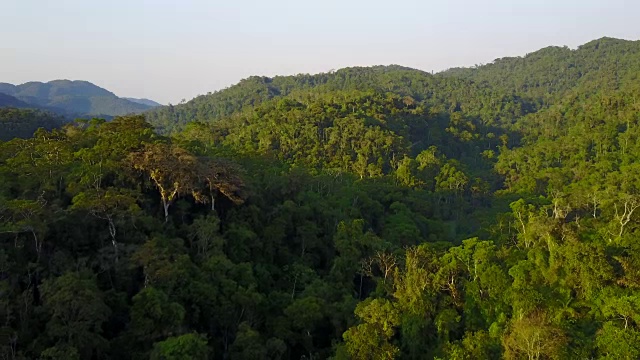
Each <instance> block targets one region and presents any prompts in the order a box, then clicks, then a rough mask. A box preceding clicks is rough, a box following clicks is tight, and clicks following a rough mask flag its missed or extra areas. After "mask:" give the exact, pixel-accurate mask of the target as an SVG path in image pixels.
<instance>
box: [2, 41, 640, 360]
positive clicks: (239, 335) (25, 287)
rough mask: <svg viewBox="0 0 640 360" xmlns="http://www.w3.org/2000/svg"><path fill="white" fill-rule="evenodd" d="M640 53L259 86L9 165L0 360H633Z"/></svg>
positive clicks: (543, 55) (281, 80)
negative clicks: (150, 359) (521, 359)
mask: <svg viewBox="0 0 640 360" xmlns="http://www.w3.org/2000/svg"><path fill="white" fill-rule="evenodd" d="M639 50H640V48H638V43H637V42H626V41H619V40H615V39H600V40H596V41H594V42H591V43H588V44H585V45H583V46H581V47H580V48H578V49H577V50H570V49H567V48H553V47H552V48H546V49H542V50H540V51H537V52H534V53H532V54H528V55H527V56H525V57H521V58H506V59H498V60H496V61H494V62H493V63H491V64H489V65H486V66H479V67H476V68H472V69H451V70H449V71H446V72H443V73H440V74H435V75H432V74H426V73H423V72H419V71H416V70H412V69H408V68H402V67H399V66H389V67H372V68H349V69H342V70H339V71H336V72H335V73H330V74H318V75H298V76H293V77H276V78H273V79H269V78H258V77H254V78H250V79H247V80H244V81H242V82H241V83H240V84H238V85H236V86H234V87H231V88H229V89H227V90H224V91H220V92H217V93H215V94H211V95H207V96H202V97H198V98H196V99H194V100H193V101H191V102H189V103H186V104H181V105H177V106H175V107H167V108H159V109H156V110H154V111H153V112H151V113H149V114H148V116H147V117H146V118H147V119H148V120H150V121H151V122H152V124H150V123H147V122H146V120H145V117H144V116H126V117H117V118H115V119H113V120H112V121H105V120H101V119H91V120H78V121H76V122H74V123H70V124H67V125H66V126H63V127H61V128H59V129H53V130H47V129H46V128H45V129H40V130H36V131H35V132H34V133H33V135H32V134H31V133H29V134H27V133H25V134H24V138H13V139H11V140H9V141H6V142H2V143H0V293H1V294H2V296H1V297H0V324H2V326H0V357H2V358H11V359H13V358H15V359H31V358H42V359H85V358H86V359H145V358H152V359H227V358H229V359H302V358H305V359H325V358H334V359H465V360H466V359H497V358H512V359H520V358H528V359H586V358H611V359H614V358H615V359H624V358H637V357H638V356H640V349H639V348H638V345H637V344H638V343H639V342H640V338H639V336H640V335H639V334H640V297H639V296H638V294H637V293H638V290H639V289H640V281H639V280H638V279H640V255H639V254H640V245H638V241H637V238H638V237H639V236H640V227H639V226H638V221H637V219H638V215H639V214H640V213H639V212H640V167H639V166H638V165H637V164H636V163H637V159H638V157H640V147H638V146H637V143H638V141H637V140H638V139H640V136H639V133H638V129H640V127H639V126H638V122H639V121H640V118H639V117H638V110H639V109H640V107H639V106H638V101H637V99H638V98H640V87H638V81H637V80H638V78H637V74H639V73H640V72H639V70H640V57H639V54H640V51H639ZM0 88H2V86H0ZM38 89H42V87H39V86H35V85H34V87H33V89H31V90H29V91H33V94H32V95H33V96H35V95H37V94H38V91H40V90H38ZM20 111H22V110H10V111H7V113H12V112H17V113H16V114H23V115H24V116H26V117H27V118H28V117H30V116H32V115H30V114H34V113H31V112H29V111H25V112H24V113H21V112H20ZM12 116H13V115H12ZM16 116H18V115H16ZM34 116H35V115H34ZM38 116H39V115H38ZM195 120H197V122H194V121H195ZM27 122H29V121H27ZM154 126H155V127H156V129H157V130H161V131H162V132H163V133H164V134H171V137H165V136H162V135H159V134H156V133H155V132H154ZM181 129H183V131H181V132H178V131H179V130H181ZM31 135H32V136H31Z"/></svg>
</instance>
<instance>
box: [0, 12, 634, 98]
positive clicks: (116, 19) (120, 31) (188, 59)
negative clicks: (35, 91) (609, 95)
mask: <svg viewBox="0 0 640 360" xmlns="http://www.w3.org/2000/svg"><path fill="white" fill-rule="evenodd" d="M638 14H640V1H639V0H600V1H596V0H579V1H578V0H554V1H550V0H482V1H480V0H439V1H432V0H393V1H389V0H387V1H379V0H366V1H361V0H322V1H319V0H316V1H309V0H297V1H287V0H225V1H218V0H173V1H168V0H108V1H106V0H103V1H98V0H55V1H54V0H0V34H1V40H0V82H9V83H13V84H21V83H24V82H27V81H50V80H55V79H69V80H87V81H90V82H93V83H94V84H96V85H98V86H101V87H104V88H106V89H108V90H110V91H112V92H114V93H115V94H116V95H118V96H123V97H125V96H126V97H138V98H149V99H152V100H155V101H158V102H161V103H163V104H167V103H173V104H176V103H178V102H180V101H181V100H182V99H186V100H189V99H191V98H193V97H195V96H197V95H199V94H206V93H208V92H213V91H216V90H219V89H223V88H226V87H228V86H231V85H233V84H235V83H237V82H238V81H240V80H241V79H243V78H246V77H249V76H252V75H264V76H274V75H293V74H299V73H310V74H313V73H318V72H327V71H330V70H334V69H339V68H343V67H347V66H368V65H387V64H399V65H404V66H409V67H413V68H417V69H421V70H425V71H436V72H437V71H441V70H445V69H447V68H451V67H458V66H474V65H477V64H485V63H489V62H491V61H493V60H494V59H496V58H501V57H505V56H521V55H525V54H526V53H529V52H533V51H535V50H538V49H540V48H543V47H546V46H550V45H559V46H564V45H566V46H569V47H571V48H575V47H577V46H579V45H581V44H584V43H586V42H589V41H591V40H594V39H598V38H601V37H604V36H609V37H616V38H623V39H628V40H638V39H639V38H640V21H638Z"/></svg>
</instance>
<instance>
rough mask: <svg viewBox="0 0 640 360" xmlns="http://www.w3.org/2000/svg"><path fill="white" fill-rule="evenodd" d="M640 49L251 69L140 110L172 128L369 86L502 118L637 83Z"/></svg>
mask: <svg viewBox="0 0 640 360" xmlns="http://www.w3.org/2000/svg"><path fill="white" fill-rule="evenodd" d="M639 52H640V42H639V41H627V40H619V39H612V38H602V39H599V40H594V41H591V42H589V43H587V44H584V45H582V46H580V47H578V49H576V50H571V49H569V48H566V47H548V48H544V49H541V50H539V51H536V52H533V53H530V54H527V55H526V56H523V57H514V58H501V59H496V60H495V61H494V62H493V63H491V64H487V65H482V66H477V67H474V68H456V69H450V70H447V71H444V72H441V73H437V74H435V75H431V74H429V73H426V72H423V71H420V70H415V69H410V68H406V67H401V66H397V65H393V66H375V67H369V68H346V69H341V70H338V71H336V72H332V73H322V74H316V75H296V76H276V77H274V78H268V77H258V76H254V77H250V78H248V79H245V80H242V81H241V82H240V83H238V84H237V85H234V86H232V87H230V88H227V89H224V90H221V91H218V92H215V93H210V94H207V95H202V96H198V97H196V98H195V99H193V100H191V101H189V102H187V103H185V104H180V105H173V106H172V105H170V106H167V107H162V108H157V109H154V110H153V111H150V112H147V113H146V116H147V119H148V121H149V122H151V123H152V124H153V125H155V126H156V127H157V128H159V129H160V130H161V131H163V132H172V131H175V130H179V129H182V128H183V127H184V125H185V124H186V123H189V122H193V121H199V122H211V121H215V120H217V119H220V118H223V117H227V116H229V115H231V114H233V113H235V112H238V111H240V110H242V109H246V108H250V107H252V106H256V105H258V104H260V103H262V102H264V101H266V100H269V99H272V98H279V97H286V96H298V97H299V96H307V94H311V95H313V94H318V93H325V92H331V91H336V90H341V91H351V90H358V91H365V90H372V91H375V92H380V93H387V92H391V93H394V94H396V95H400V96H410V97H412V98H413V99H415V100H416V101H419V102H421V103H423V104H424V105H425V106H445V108H447V109H449V108H453V109H456V110H458V111H461V112H462V113H463V114H465V115H470V116H474V117H482V118H483V120H484V121H493V120H500V121H503V122H506V123H509V122H514V121H515V119H512V118H511V119H508V118H501V116H500V114H497V113H496V110H497V109H496V108H500V109H501V108H505V107H519V108H521V109H522V111H523V112H525V113H526V112H532V111H536V110H538V109H540V108H542V107H546V106H549V105H550V104H552V103H555V102H557V101H558V100H559V99H561V98H563V96H564V95H565V94H567V93H569V92H571V91H574V92H580V93H582V94H584V95H585V96H588V95H589V94H592V93H594V92H597V91H600V90H606V89H616V88H618V87H625V86H629V85H632V84H634V83H636V82H637V76H638V75H637V74H638V71H639V70H640V63H639V61H638V53H639ZM491 118H493V119H491Z"/></svg>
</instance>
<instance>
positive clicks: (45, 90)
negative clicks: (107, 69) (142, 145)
mask: <svg viewBox="0 0 640 360" xmlns="http://www.w3.org/2000/svg"><path fill="white" fill-rule="evenodd" d="M0 93H3V94H7V95H10V96H12V97H14V98H17V99H18V100H20V101H22V102H24V103H27V104H29V106H30V107H32V108H39V109H46V110H51V111H54V112H56V113H59V114H61V115H66V116H70V117H73V116H117V115H125V114H133V113H140V112H143V111H145V110H148V109H151V108H152V106H149V105H145V104H141V103H136V102H132V101H129V100H126V99H123V98H119V97H117V96H116V95H115V94H113V93H112V92H110V91H108V90H105V89H103V88H101V87H99V86H96V85H94V84H92V83H90V82H87V81H70V80H54V81H50V82H47V83H42V82H28V83H25V84H22V85H12V84H7V83H0Z"/></svg>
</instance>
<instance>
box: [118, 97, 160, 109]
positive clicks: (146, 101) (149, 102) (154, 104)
mask: <svg viewBox="0 0 640 360" xmlns="http://www.w3.org/2000/svg"><path fill="white" fill-rule="evenodd" d="M123 99H126V100H129V101H131V102H134V103H136V104H142V105H147V106H150V107H158V106H162V104H160V103H157V102H155V101H153V100H149V99H136V98H127V97H126V98H123Z"/></svg>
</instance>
